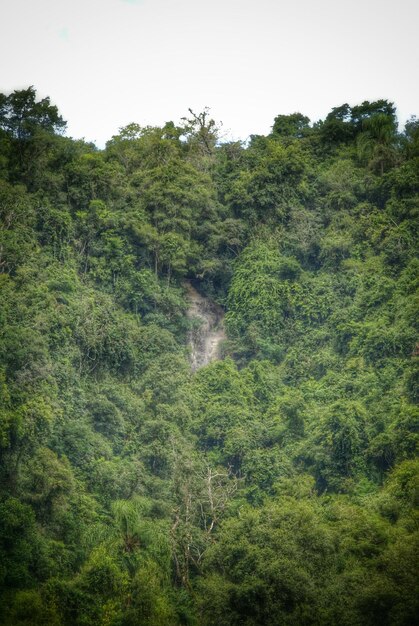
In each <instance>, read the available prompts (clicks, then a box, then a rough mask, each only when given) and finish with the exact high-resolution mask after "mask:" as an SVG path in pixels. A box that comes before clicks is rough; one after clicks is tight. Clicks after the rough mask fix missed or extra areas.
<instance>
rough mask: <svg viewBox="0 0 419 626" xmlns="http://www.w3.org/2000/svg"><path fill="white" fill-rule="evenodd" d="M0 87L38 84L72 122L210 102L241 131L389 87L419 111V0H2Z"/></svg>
mask: <svg viewBox="0 0 419 626" xmlns="http://www.w3.org/2000/svg"><path fill="white" fill-rule="evenodd" d="M0 8H1V15H2V19H1V26H0V92H3V93H9V92H11V91H13V90H14V89H21V88H24V87H28V86H29V85H34V87H35V88H36V89H37V91H38V95H39V96H40V97H41V96H42V97H43V96H47V95H48V96H50V97H51V101H52V102H53V103H54V104H56V105H57V106H58V108H59V110H60V112H61V114H62V115H63V117H64V119H66V120H67V121H68V133H67V134H69V135H71V136H73V137H77V138H79V137H85V138H86V139H87V140H89V141H95V142H96V143H97V144H98V145H99V146H103V145H104V144H105V142H106V140H107V139H110V137H111V136H112V135H113V134H115V133H116V132H117V130H118V128H119V127H121V126H125V125H126V124H128V123H130V122H138V123H139V124H141V125H147V124H152V125H154V124H155V125H160V124H162V123H164V122H165V121H168V120H173V121H174V122H178V121H179V119H180V118H181V117H182V116H183V115H186V114H187V110H188V107H191V108H192V109H194V110H195V111H197V112H199V111H201V110H202V109H203V108H204V106H209V107H210V108H211V114H212V116H213V117H214V118H215V119H216V120H221V121H223V124H224V129H225V130H229V131H230V135H231V136H232V137H234V138H241V139H245V138H246V137H247V136H248V135H249V134H253V133H263V134H266V133H268V132H269V130H270V127H271V125H272V123H273V119H274V117H275V116H276V115H278V114H280V113H281V114H288V113H293V112H295V111H300V112H301V113H304V114H305V115H308V116H309V117H310V118H311V119H312V121H315V120H317V119H319V118H323V117H325V115H327V113H328V112H329V111H330V110H331V108H332V107H334V106H339V105H341V104H343V103H344V102H349V104H351V105H354V104H357V103H359V102H361V101H362V100H376V99H379V98H387V99H389V100H391V101H394V102H395V103H396V105H397V107H398V113H399V119H400V121H401V122H403V123H404V121H405V120H406V119H407V118H408V117H409V116H410V115H411V114H418V115H419V81H418V76H419V72H418V69H419V46H418V24H419V2H418V1H417V0H351V1H348V2H344V1H343V0H293V1H292V0H223V1H222V0H206V1H203V0H0Z"/></svg>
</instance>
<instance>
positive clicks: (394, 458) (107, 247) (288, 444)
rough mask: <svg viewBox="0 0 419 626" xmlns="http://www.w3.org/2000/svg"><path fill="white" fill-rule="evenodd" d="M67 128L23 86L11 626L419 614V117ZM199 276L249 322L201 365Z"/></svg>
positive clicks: (207, 292) (11, 392) (5, 288)
mask: <svg viewBox="0 0 419 626" xmlns="http://www.w3.org/2000/svg"><path fill="white" fill-rule="evenodd" d="M395 111H396V109H395V106H394V104H393V103H391V102H388V101H387V100H378V101H376V102H367V101H365V102H363V103H361V104H359V105H357V106H353V107H351V106H349V105H348V104H345V103H344V104H343V105H340V106H337V107H335V108H333V109H332V111H331V112H330V113H329V114H328V115H327V116H326V118H325V119H324V120H321V121H318V122H315V123H312V122H311V121H310V120H309V119H308V118H307V117H306V116H305V115H303V114H302V113H294V114H292V115H278V116H277V117H276V118H275V119H274V120H273V122H272V131H271V133H270V134H268V135H267V136H262V135H253V136H251V139H250V140H249V141H248V142H247V143H242V142H239V141H235V142H222V141H221V138H220V127H219V124H218V123H217V122H216V121H214V120H213V119H212V118H211V114H210V111H209V110H208V109H205V110H204V111H203V112H201V113H198V112H194V111H192V110H189V112H187V114H186V116H185V117H184V118H183V119H182V120H180V122H178V123H174V122H173V121H169V122H167V123H166V124H165V125H164V126H162V127H149V126H147V127H142V126H140V125H139V124H137V123H133V124H130V125H128V126H126V127H125V128H121V129H120V131H119V133H118V134H117V135H115V136H113V137H112V138H111V139H110V140H109V141H108V143H107V144H106V148H105V149H103V150H99V149H98V148H96V147H95V146H94V145H93V144H90V143H87V142H85V141H83V140H75V139H72V138H69V137H67V136H65V134H64V130H65V127H66V122H65V121H64V120H63V119H62V117H61V115H60V114H59V111H58V109H57V107H56V106H55V105H53V104H51V102H50V99H49V98H44V99H42V100H39V99H38V98H37V95H36V91H35V89H34V88H33V87H29V88H28V89H24V90H21V91H15V92H14V93H12V94H9V95H6V94H0V290H1V295H0V322H1V323H0V607H1V608H0V622H1V623H2V624H4V625H5V626H49V625H51V626H89V625H92V626H93V625H94V626H134V625H144V626H164V625H167V626H172V625H173V626H175V625H182V624H183V625H190V626H194V625H195V626H198V625H203V626H212V625H217V626H239V625H246V626H258V625H259V626H265V625H266V626H274V625H275V626H276V625H278V624H284V625H290V626H291V625H295V626H297V625H298V626H322V625H325V626H326V625H327V626H333V625H336V626H375V625H376V624H378V623H379V624H381V625H382V626H410V625H411V624H413V623H415V621H416V620H417V619H418V601H417V593H416V574H417V563H418V517H417V504H418V502H417V499H418V461H417V443H418V422H419V411H418V407H417V400H418V384H417V383H418V354H419V350H418V344H417V335H418V332H417V331H418V328H417V311H418V269H419V260H418V258H417V255H416V250H417V243H418V242H417V233H418V228H417V226H418V209H419V201H418V199H419V122H418V120H417V119H416V118H412V119H411V120H409V122H408V123H407V124H406V126H405V128H404V129H399V128H398V124H397V119H396V113H395ZM185 281H186V282H189V283H192V284H193V285H194V286H195V287H196V289H197V290H199V292H200V293H201V294H202V295H203V296H205V297H207V298H209V299H211V300H213V301H215V302H216V303H218V305H220V306H221V307H223V309H224V311H225V327H226V333H227V339H226V341H225V342H224V344H223V358H222V359H220V360H218V361H214V362H213V363H210V364H209V365H207V366H205V367H203V368H201V369H199V370H198V371H197V372H192V371H191V367H190V362H189V353H188V333H189V332H190V330H191V325H192V324H193V321H191V320H190V318H189V317H188V316H187V315H186V312H187V309H188V293H187V290H186V288H185Z"/></svg>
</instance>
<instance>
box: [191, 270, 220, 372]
mask: <svg viewBox="0 0 419 626" xmlns="http://www.w3.org/2000/svg"><path fill="white" fill-rule="evenodd" d="M185 287H186V289H187V292H188V298H189V303H190V304H189V308H188V313H187V314H188V317H189V319H191V320H194V322H195V323H194V327H193V329H192V330H191V331H190V333H189V338H188V342H189V348H190V361H191V368H192V371H196V370H197V369H199V368H200V367H203V366H204V365H207V364H208V363H210V362H211V361H216V360H217V359H219V358H220V345H221V342H222V341H223V340H224V339H225V338H226V335H225V331H224V325H223V320H224V311H223V309H222V308H221V307H220V306H219V305H218V304H216V303H215V302H212V301H211V300H209V299H208V298H205V297H204V296H202V295H201V294H200V293H199V292H198V291H197V290H196V289H195V287H193V286H192V285H191V284H190V283H186V284H185Z"/></svg>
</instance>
